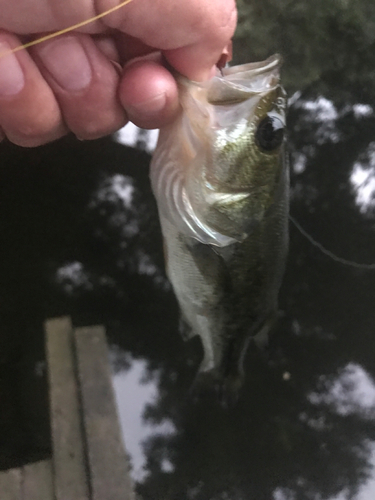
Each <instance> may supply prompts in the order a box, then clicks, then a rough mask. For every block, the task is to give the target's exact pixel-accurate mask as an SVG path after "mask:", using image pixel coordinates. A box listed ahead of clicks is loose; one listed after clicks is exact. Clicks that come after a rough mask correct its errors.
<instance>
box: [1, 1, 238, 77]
mask: <svg viewBox="0 0 375 500" xmlns="http://www.w3.org/2000/svg"><path fill="white" fill-rule="evenodd" d="M119 4H121V0H96V1H95V0H64V1H63V2H62V1H61V0H17V2H10V1H9V0H0V12H1V16H0V28H4V29H6V30H8V31H11V32H14V33H17V34H30V33H42V32H46V31H47V32H48V31H56V30H59V29H63V28H66V27H68V26H72V25H73V24H75V23H78V22H80V21H84V20H86V19H89V18H90V17H93V16H94V15H96V14H100V13H103V12H105V11H106V10H108V9H110V8H111V7H114V6H116V5H119ZM20 13H22V15H20ZM236 19H237V18H236V6H235V1H234V0H215V1H212V0H185V1H181V0H132V1H131V2H130V3H128V4H127V5H124V6H123V7H122V8H120V9H118V10H116V11H115V12H113V13H112V14H109V15H108V16H105V17H103V18H102V19H101V20H100V21H97V22H95V23H91V24H90V25H88V26H85V27H84V28H81V29H80V31H83V32H90V33H97V32H105V31H107V28H108V27H111V28H115V29H117V30H120V31H122V32H123V33H126V34H127V35H130V36H132V37H134V38H137V39H139V40H140V41H141V42H143V43H144V44H146V45H148V46H151V47H154V48H157V49H160V50H162V51H163V52H165V56H166V57H167V59H168V61H169V62H170V63H171V64H172V65H173V66H174V67H175V68H176V69H177V70H178V71H179V72H180V73H182V74H184V75H185V76H187V77H188V78H191V79H193V80H201V79H204V78H207V75H208V71H209V69H210V68H211V66H212V65H213V64H215V63H216V61H217V60H218V58H219V57H220V52H221V50H222V49H223V47H224V46H225V45H226V44H227V43H228V41H229V40H230V38H231V37H232V35H233V33H234V29H235V26H236Z"/></svg>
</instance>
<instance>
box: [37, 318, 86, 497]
mask: <svg viewBox="0 0 375 500" xmlns="http://www.w3.org/2000/svg"><path fill="white" fill-rule="evenodd" d="M45 330H46V354H47V360H48V376H49V393H50V419H51V433H52V448H53V449H52V452H53V472H54V489H55V497H56V500H68V499H69V500H70V499H72V500H89V485H88V478H87V471H86V460H85V453H84V436H83V429H82V421H81V415H80V399H79V388H78V384H77V378H76V363H75V356H74V343H73V328H72V324H71V322H70V319H69V318H56V319H51V320H48V321H47V322H46V324H45Z"/></svg>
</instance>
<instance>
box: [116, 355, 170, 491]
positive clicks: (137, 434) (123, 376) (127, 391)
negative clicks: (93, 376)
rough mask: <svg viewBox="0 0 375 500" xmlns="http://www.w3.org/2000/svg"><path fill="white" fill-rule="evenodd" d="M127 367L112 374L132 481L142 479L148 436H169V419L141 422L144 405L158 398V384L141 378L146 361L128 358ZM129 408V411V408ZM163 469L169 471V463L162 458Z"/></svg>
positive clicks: (145, 407) (152, 402) (166, 459)
mask: <svg viewBox="0 0 375 500" xmlns="http://www.w3.org/2000/svg"><path fill="white" fill-rule="evenodd" d="M128 362H129V364H130V367H129V369H128V370H126V371H119V372H117V373H115V375H114V377H113V384H114V388H115V393H116V399H117V404H118V410H119V417H120V423H121V427H122V430H123V434H124V436H125V442H126V447H127V450H128V453H129V455H130V459H131V465H132V476H133V479H134V480H135V481H142V480H143V479H144V478H145V475H146V471H145V466H146V452H145V450H144V449H143V445H144V443H145V442H146V441H147V439H148V438H150V437H151V436H153V435H154V436H155V435H160V436H166V437H168V436H173V435H174V434H175V431H176V430H175V428H174V425H173V422H172V421H170V420H167V419H165V420H164V421H163V422H162V423H159V424H157V425H148V424H147V422H146V423H145V422H144V413H145V411H146V409H147V406H148V405H151V404H154V403H155V400H156V399H157V397H158V385H157V382H156V381H155V379H152V380H144V378H143V377H144V374H145V372H146V367H147V361H145V360H135V359H134V360H131V359H129V361H128ZM129 407H131V411H129ZM161 470H162V471H163V472H172V471H173V464H172V463H171V462H170V461H169V460H168V458H167V457H164V458H163V460H162V462H161Z"/></svg>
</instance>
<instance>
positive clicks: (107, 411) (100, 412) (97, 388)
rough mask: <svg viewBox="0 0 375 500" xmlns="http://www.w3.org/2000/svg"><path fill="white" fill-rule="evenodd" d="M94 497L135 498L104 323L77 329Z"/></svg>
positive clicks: (106, 499)
mask: <svg viewBox="0 0 375 500" xmlns="http://www.w3.org/2000/svg"><path fill="white" fill-rule="evenodd" d="M75 341H76V354H77V362H78V373H79V379H80V387H81V398H82V405H83V415H84V416H83V418H84V428H85V433H86V443H87V454H88V463H89V470H90V479H91V494H92V500H104V499H105V500H130V499H134V494H133V488H132V484H131V479H130V474H129V462H128V459H127V456H126V452H125V448H124V445H123V441H122V435H121V431H120V425H119V421H118V417H117V408H116V403H115V398H114V392H113V386H112V381H111V373H110V367H109V359H108V349H107V343H106V338H105V331H104V328H103V327H101V326H95V327H88V328H77V329H76V330H75Z"/></svg>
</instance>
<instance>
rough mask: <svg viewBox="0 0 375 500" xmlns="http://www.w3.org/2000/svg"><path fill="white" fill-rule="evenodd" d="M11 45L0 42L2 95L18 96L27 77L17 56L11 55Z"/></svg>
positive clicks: (0, 86)
mask: <svg viewBox="0 0 375 500" xmlns="http://www.w3.org/2000/svg"><path fill="white" fill-rule="evenodd" d="M11 50H12V49H11V47H10V45H8V44H7V43H6V42H0V95H1V96H12V95H16V94H18V92H21V90H22V89H23V86H24V85H25V77H24V75H23V71H22V68H21V66H20V64H19V62H18V60H17V57H16V55H15V54H9V52H10V51H11Z"/></svg>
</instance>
